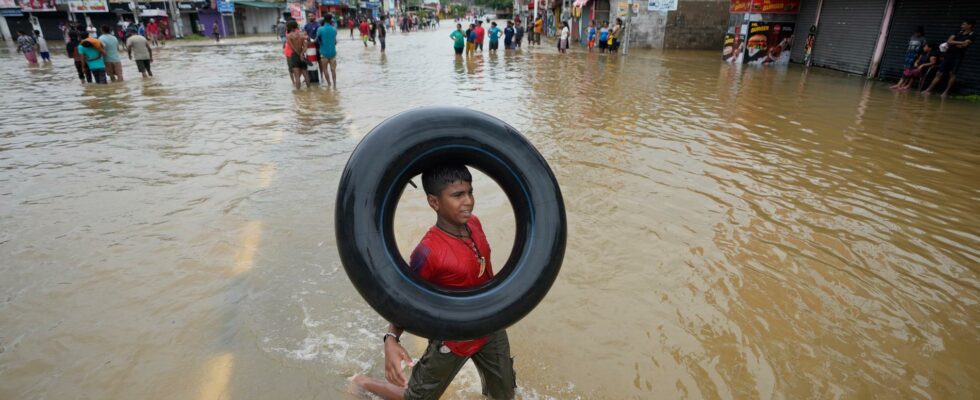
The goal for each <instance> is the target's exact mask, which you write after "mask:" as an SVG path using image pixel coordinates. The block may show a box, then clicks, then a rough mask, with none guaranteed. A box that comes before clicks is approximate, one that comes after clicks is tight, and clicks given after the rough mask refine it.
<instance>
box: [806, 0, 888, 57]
mask: <svg viewBox="0 0 980 400" xmlns="http://www.w3.org/2000/svg"><path fill="white" fill-rule="evenodd" d="M808 2H815V0H811V1H808ZM886 3H887V0H863V1H853V0H824V2H823V9H822V10H821V11H820V27H819V32H818V33H817V41H816V43H815V44H814V48H813V65H816V66H818V67H827V68H831V69H836V70H841V71H845V72H851V73H855V74H861V75H864V74H866V73H867V72H868V68H869V67H870V66H871V56H872V55H873V54H874V50H875V44H876V42H877V41H878V33H879V32H881V22H882V19H883V18H884V15H885V5H886Z"/></svg>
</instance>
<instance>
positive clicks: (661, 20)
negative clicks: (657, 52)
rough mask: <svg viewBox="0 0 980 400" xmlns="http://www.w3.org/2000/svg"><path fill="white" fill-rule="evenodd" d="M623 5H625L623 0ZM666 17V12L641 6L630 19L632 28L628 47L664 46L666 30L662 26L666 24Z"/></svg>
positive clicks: (658, 47) (655, 47) (659, 47)
mask: <svg viewBox="0 0 980 400" xmlns="http://www.w3.org/2000/svg"><path fill="white" fill-rule="evenodd" d="M623 7H626V6H625V2H624V5H623ZM668 14H669V13H668ZM667 18H668V15H667V14H662V13H659V12H651V11H647V10H646V8H645V7H641V8H640V11H639V12H638V13H637V15H634V16H633V19H632V21H631V23H632V24H633V28H632V31H631V32H630V47H631V48H638V47H643V48H654V49H662V48H664V39H665V32H666V31H665V29H664V28H665V27H666V26H667V24H666V22H667ZM623 21H626V18H623Z"/></svg>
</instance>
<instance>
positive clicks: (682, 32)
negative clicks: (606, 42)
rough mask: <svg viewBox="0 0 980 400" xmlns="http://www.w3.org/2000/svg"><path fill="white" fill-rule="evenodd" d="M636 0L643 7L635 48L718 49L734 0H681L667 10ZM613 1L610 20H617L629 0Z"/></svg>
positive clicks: (633, 37) (634, 33)
mask: <svg viewBox="0 0 980 400" xmlns="http://www.w3.org/2000/svg"><path fill="white" fill-rule="evenodd" d="M634 2H638V3H640V8H639V11H638V13H637V14H636V15H634V16H633V20H632V24H633V28H632V32H631V35H630V47H631V48H654V49H688V50H694V49H698V50H703V49H707V50H717V49H720V48H721V46H722V43H723V42H724V39H725V31H726V30H727V29H728V17H729V13H728V9H729V7H730V5H731V0H677V11H670V12H667V13H660V12H656V11H647V8H646V2H645V1H643V0H634ZM610 3H611V4H610V5H611V7H610V8H611V10H610V14H611V18H610V19H611V20H615V16H618V15H620V13H619V10H625V9H626V0H618V1H617V0H613V1H611V2H610ZM621 18H623V21H626V17H621Z"/></svg>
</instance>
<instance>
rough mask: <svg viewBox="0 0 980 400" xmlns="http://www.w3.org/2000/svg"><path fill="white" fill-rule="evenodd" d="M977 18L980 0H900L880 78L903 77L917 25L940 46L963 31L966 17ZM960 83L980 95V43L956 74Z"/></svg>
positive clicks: (964, 87) (886, 47)
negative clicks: (907, 51)
mask: <svg viewBox="0 0 980 400" xmlns="http://www.w3.org/2000/svg"><path fill="white" fill-rule="evenodd" d="M977 16H980V1H977V0H898V2H897V3H896V5H895V13H894V15H893V16H892V25H891V27H890V28H889V30H888V40H887V41H886V42H885V54H884V57H883V58H882V60H881V69H880V71H879V76H880V77H882V78H889V79H898V78H899V77H900V76H901V74H902V70H903V67H904V63H905V51H906V49H907V48H908V43H909V37H910V36H912V31H914V30H915V28H916V27H917V26H920V25H921V26H922V27H923V28H925V31H926V40H928V41H929V42H931V43H935V44H936V45H938V44H939V43H940V42H944V41H946V39H947V38H949V35H952V34H954V33H956V32H958V31H959V30H960V23H961V22H963V19H964V18H966V17H970V18H976V17H977ZM974 30H976V28H974ZM956 82H957V83H956V86H957V88H959V89H961V90H963V91H966V92H970V93H977V92H980V43H975V44H973V45H972V46H970V48H969V49H968V50H967V51H966V57H965V58H964V59H963V61H962V63H961V64H960V69H959V71H957V72H956Z"/></svg>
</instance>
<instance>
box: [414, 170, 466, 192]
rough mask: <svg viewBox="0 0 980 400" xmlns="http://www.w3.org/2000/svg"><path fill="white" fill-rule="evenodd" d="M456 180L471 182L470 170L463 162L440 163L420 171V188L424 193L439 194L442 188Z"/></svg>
mask: <svg viewBox="0 0 980 400" xmlns="http://www.w3.org/2000/svg"><path fill="white" fill-rule="evenodd" d="M457 181H463V182H470V183H472V182H473V176H472V175H470V170H469V169H467V168H466V165H463V164H441V165H437V166H435V167H432V168H429V169H428V170H426V171H425V172H423V173H422V189H423V190H425V194H431V195H433V196H439V193H442V189H445V188H446V186H449V184H451V183H453V182H457Z"/></svg>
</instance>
